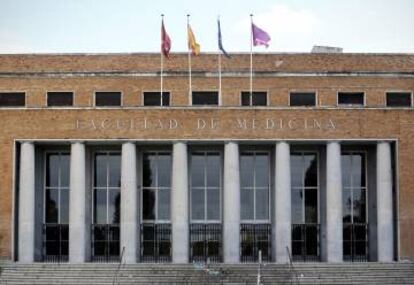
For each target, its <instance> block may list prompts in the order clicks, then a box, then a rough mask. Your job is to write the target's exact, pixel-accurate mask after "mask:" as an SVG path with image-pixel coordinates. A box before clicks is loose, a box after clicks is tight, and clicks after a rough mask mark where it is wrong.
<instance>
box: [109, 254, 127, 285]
mask: <svg viewBox="0 0 414 285" xmlns="http://www.w3.org/2000/svg"><path fill="white" fill-rule="evenodd" d="M124 253H125V246H124V247H122V252H121V256H120V257H119V263H118V266H117V268H116V270H115V274H114V278H113V279H112V285H116V284H118V276H119V271H121V267H122V260H123V259H124Z"/></svg>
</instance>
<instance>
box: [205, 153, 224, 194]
mask: <svg viewBox="0 0 414 285" xmlns="http://www.w3.org/2000/svg"><path fill="white" fill-rule="evenodd" d="M220 162H221V161H220V155H218V154H217V155H215V154H214V155H212V154H208V155H207V186H208V187H219V186H220V170H221V167H220V164H221V163H220Z"/></svg>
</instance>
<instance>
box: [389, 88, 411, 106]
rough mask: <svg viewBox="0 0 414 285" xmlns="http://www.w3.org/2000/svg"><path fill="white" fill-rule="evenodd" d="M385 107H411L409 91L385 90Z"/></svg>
mask: <svg viewBox="0 0 414 285" xmlns="http://www.w3.org/2000/svg"><path fill="white" fill-rule="evenodd" d="M387 107H411V93H410V92H387Z"/></svg>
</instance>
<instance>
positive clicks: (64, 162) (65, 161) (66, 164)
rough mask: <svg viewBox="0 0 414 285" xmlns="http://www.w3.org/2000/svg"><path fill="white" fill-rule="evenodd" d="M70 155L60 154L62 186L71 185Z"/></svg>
mask: <svg viewBox="0 0 414 285" xmlns="http://www.w3.org/2000/svg"><path fill="white" fill-rule="evenodd" d="M69 175H70V155H69V154H61V155H60V186H61V187H69Z"/></svg>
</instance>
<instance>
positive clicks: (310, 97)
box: [289, 92, 316, 106]
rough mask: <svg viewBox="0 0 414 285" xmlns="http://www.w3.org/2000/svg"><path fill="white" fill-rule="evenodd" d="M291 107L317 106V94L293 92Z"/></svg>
mask: <svg viewBox="0 0 414 285" xmlns="http://www.w3.org/2000/svg"><path fill="white" fill-rule="evenodd" d="M289 102H290V106H316V95H315V92H291V93H290V94H289Z"/></svg>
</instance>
